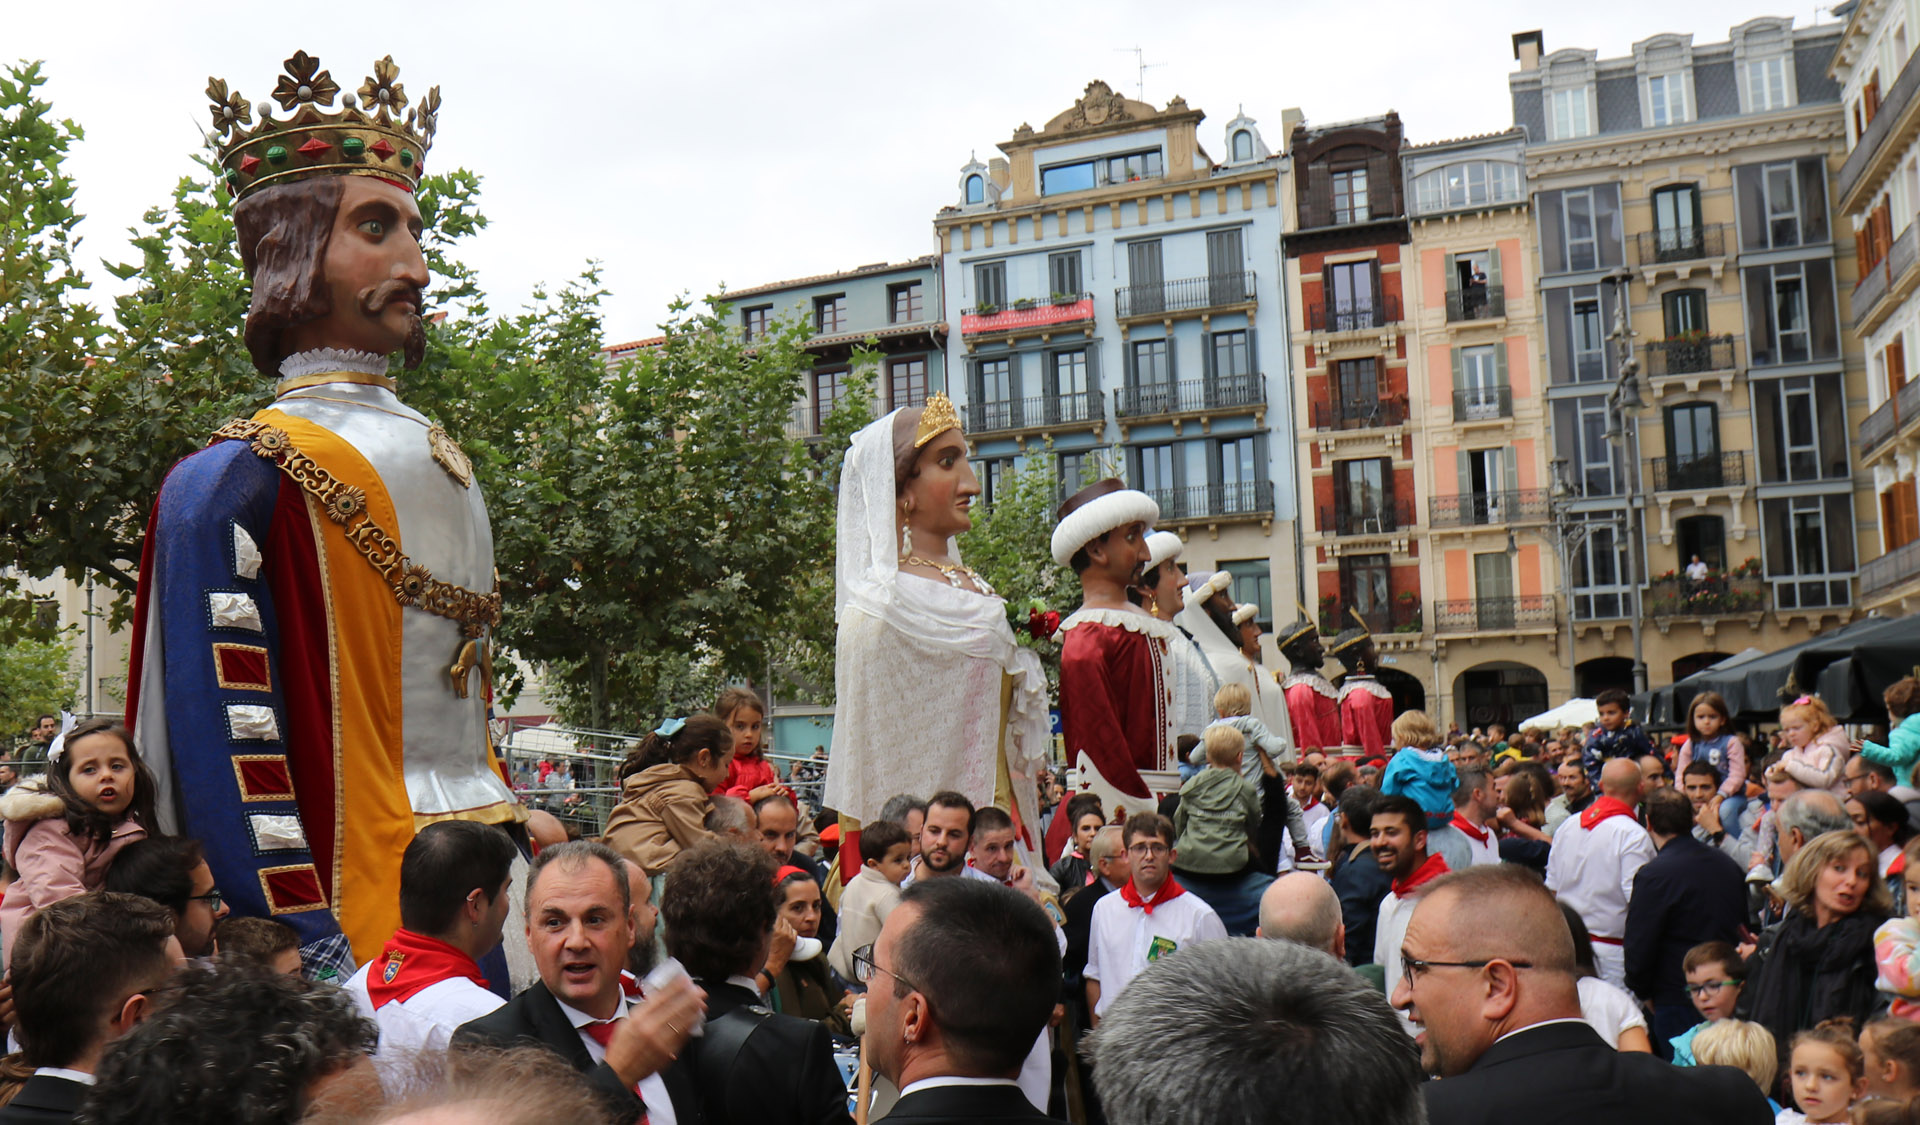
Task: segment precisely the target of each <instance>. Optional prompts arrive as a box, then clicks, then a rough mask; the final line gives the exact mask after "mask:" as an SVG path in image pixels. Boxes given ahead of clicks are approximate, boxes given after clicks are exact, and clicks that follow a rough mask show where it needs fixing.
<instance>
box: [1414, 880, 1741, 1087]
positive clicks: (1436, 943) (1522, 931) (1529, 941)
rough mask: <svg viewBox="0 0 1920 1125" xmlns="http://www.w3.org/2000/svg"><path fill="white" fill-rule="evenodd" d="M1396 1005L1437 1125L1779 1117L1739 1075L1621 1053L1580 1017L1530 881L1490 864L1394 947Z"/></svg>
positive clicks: (1444, 886)
mask: <svg viewBox="0 0 1920 1125" xmlns="http://www.w3.org/2000/svg"><path fill="white" fill-rule="evenodd" d="M1399 953H1400V960H1401V962H1402V964H1403V965H1404V967H1405V975H1404V976H1403V977H1402V978H1401V980H1400V983H1399V984H1398V985H1396V986H1395V987H1394V990H1393V995H1392V1003H1393V1006H1394V1007H1396V1008H1399V1009H1400V1010H1401V1011H1403V1012H1405V1013H1406V1014H1407V1016H1408V1017H1409V1018H1410V1019H1411V1020H1412V1022H1413V1023H1414V1025H1415V1026H1416V1027H1417V1028H1419V1032H1420V1033H1419V1035H1418V1037H1417V1041H1418V1042H1419V1044H1420V1061H1421V1064H1422V1065H1423V1066H1424V1067H1425V1068H1426V1070H1427V1072H1428V1073H1429V1074H1434V1075H1437V1076H1439V1078H1440V1081H1438V1082H1429V1083H1428V1084H1427V1085H1426V1087H1425V1093H1426V1099H1427V1120H1428V1121H1429V1123H1430V1125H1479V1123H1482V1122H1494V1121H1525V1120H1533V1119H1535V1118H1538V1117H1539V1116H1540V1115H1541V1110H1542V1107H1543V1106H1551V1107H1552V1113H1551V1116H1552V1118H1553V1120H1554V1121H1555V1122H1556V1123H1559V1125H1617V1123H1618V1122H1621V1121H1633V1120H1647V1121H1659V1122H1664V1123H1692V1122H1699V1123H1700V1125H1722V1123H1725V1125H1764V1123H1766V1122H1768V1121H1771V1120H1773V1111H1772V1110H1771V1109H1770V1108H1769V1107H1768V1105H1767V1099H1766V1098H1765V1096H1764V1095H1762V1094H1761V1093H1760V1089H1759V1087H1757V1086H1755V1085H1754V1084H1753V1080H1752V1079H1750V1078H1748V1077H1747V1076H1746V1075H1745V1074H1743V1073H1741V1072H1740V1071H1737V1070H1734V1069H1732V1068H1731V1067H1718V1066H1695V1067H1674V1066H1670V1065H1668V1064H1667V1063H1664V1062H1661V1061H1660V1060H1659V1059H1657V1058H1655V1057H1654V1056H1652V1055H1650V1054H1646V1053H1644V1052H1632V1051H1620V1052H1617V1051H1615V1050H1614V1049H1613V1047H1612V1046H1611V1045H1609V1044H1608V1043H1607V1042H1606V1041H1605V1040H1604V1039H1602V1038H1601V1037H1600V1035H1599V1033H1598V1032H1596V1031H1594V1030H1593V1026H1592V1025H1591V1024H1589V1023H1587V1022H1586V1021H1585V1020H1583V1019H1581V1017H1580V992H1579V988H1578V986H1577V984H1576V981H1575V975H1574V974H1575V970H1574V964H1573V937H1572V935H1571V934H1570V933H1569V932H1568V931H1567V925H1566V922H1565V920H1564V919H1563V918H1562V917H1561V914H1560V908H1559V906H1558V905H1557V904H1556V903H1555V902H1554V899H1553V896H1552V895H1551V894H1550V893H1548V892H1547V890H1546V888H1544V887H1542V886H1541V885H1540V881H1539V879H1537V878H1536V877H1535V876H1534V875H1533V874H1532V873H1531V872H1529V871H1527V870H1525V869H1524V868H1520V867H1516V866H1514V865H1512V864H1498V865H1486V866H1480V867H1473V868H1469V869H1468V870H1466V871H1462V872H1458V873H1455V874H1452V875H1447V876H1444V877H1442V878H1440V879H1437V880H1435V881H1434V883H1433V884H1432V886H1431V887H1429V888H1428V889H1427V892H1426V893H1425V894H1424V895H1422V896H1421V898H1420V901H1419V903H1418V905H1416V906H1415V907H1414V910H1413V917H1412V918H1411V919H1410V920H1409V921H1408V924H1407V930H1406V936H1405V937H1404V938H1403V939H1402V940H1401V943H1400V951H1399Z"/></svg>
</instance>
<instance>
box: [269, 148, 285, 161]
mask: <svg viewBox="0 0 1920 1125" xmlns="http://www.w3.org/2000/svg"><path fill="white" fill-rule="evenodd" d="M267 160H268V161H269V162H270V163H273V164H285V163H286V162H287V146H286V145H274V146H273V147H272V148H270V149H268V150H267Z"/></svg>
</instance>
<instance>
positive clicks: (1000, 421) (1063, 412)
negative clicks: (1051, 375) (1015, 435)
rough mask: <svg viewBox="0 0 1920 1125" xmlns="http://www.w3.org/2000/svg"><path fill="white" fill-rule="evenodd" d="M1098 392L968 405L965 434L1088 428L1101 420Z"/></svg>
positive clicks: (970, 403) (1102, 414)
mask: <svg viewBox="0 0 1920 1125" xmlns="http://www.w3.org/2000/svg"><path fill="white" fill-rule="evenodd" d="M1102 406H1103V404H1102V402H1101V399H1100V392H1099V391H1071V392H1068V393H1067V394H1062V395H1041V396H1038V397H1036V398H1017V399H1007V400H1004V401H999V402H993V401H989V402H969V403H967V432H968V433H970V434H987V433H993V432H995V431H997V430H1025V429H1032V428H1036V427H1043V426H1089V425H1092V424H1093V423H1095V422H1099V421H1101V420H1102V419H1103V418H1104V412H1103V410H1102Z"/></svg>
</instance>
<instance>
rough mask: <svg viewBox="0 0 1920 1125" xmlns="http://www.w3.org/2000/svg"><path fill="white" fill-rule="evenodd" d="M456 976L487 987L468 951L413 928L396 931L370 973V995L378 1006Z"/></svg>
mask: <svg viewBox="0 0 1920 1125" xmlns="http://www.w3.org/2000/svg"><path fill="white" fill-rule="evenodd" d="M454 977H465V978H467V979H468V980H470V981H472V982H473V983H475V984H477V985H479V986H480V987H481V988H485V987H487V978H486V977H484V976H482V975H481V973H480V966H479V965H477V964H475V963H474V960H473V958H471V957H469V956H467V955H466V954H465V953H463V952H461V951H460V950H458V949H455V948H454V947H453V946H451V945H448V944H447V943H446V942H444V941H441V940H439V939H438V938H430V937H428V936H426V935H425V934H416V933H414V932H413V931H411V930H395V931H394V932H393V937H392V938H391V939H389V940H388V942H387V944H386V945H385V946H384V947H383V948H382V949H381V950H380V956H379V957H377V958H375V960H374V963H373V969H372V971H371V972H369V973H368V974H367V995H368V997H369V998H370V999H371V1000H372V1001H373V1006H374V1007H375V1008H382V1007H385V1006H386V1005H387V1004H388V1003H390V1002H392V1001H394V1000H407V999H410V998H411V997H412V996H413V994H414V993H416V992H419V991H420V990H421V989H423V988H426V987H428V986H429V985H435V984H439V983H440V982H441V981H443V980H452V979H453V978H454Z"/></svg>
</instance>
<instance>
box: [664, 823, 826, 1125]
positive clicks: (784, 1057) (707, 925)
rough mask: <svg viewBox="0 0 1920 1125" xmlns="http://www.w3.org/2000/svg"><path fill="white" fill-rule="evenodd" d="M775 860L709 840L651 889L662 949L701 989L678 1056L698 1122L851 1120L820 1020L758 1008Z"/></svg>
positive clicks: (757, 1124)
mask: <svg viewBox="0 0 1920 1125" xmlns="http://www.w3.org/2000/svg"><path fill="white" fill-rule="evenodd" d="M780 870H782V869H781V868H778V867H776V866H775V865H774V862H773V857H772V856H770V855H768V854H767V853H766V852H765V851H764V850H763V849H759V848H754V847H751V846H749V845H746V844H740V843H735V842H733V841H726V840H708V841H705V842H703V843H700V844H696V845H695V846H693V847H691V848H688V849H687V850H686V851H684V852H681V853H680V857H679V858H678V859H676V860H674V861H673V867H672V868H671V869H670V870H668V872H667V883H666V887H665V889H664V890H663V891H662V892H661V895H660V914H661V917H662V918H663V919H665V921H666V925H667V952H668V953H669V954H671V955H672V956H673V957H674V958H675V959H677V960H678V961H679V962H680V963H681V964H682V965H684V966H686V969H687V972H689V973H691V974H693V979H694V981H695V982H696V983H697V984H699V986H700V987H701V988H703V989H705V990H706V993H707V1027H706V1032H705V1034H704V1035H702V1036H701V1037H700V1038H699V1039H696V1040H694V1041H693V1042H691V1043H690V1044H688V1046H687V1053H686V1057H685V1058H684V1059H683V1060H682V1065H683V1066H685V1068H686V1069H687V1071H688V1073H689V1074H690V1075H691V1077H692V1079H693V1082H694V1085H695V1087H696V1089H697V1090H698V1092H699V1096H700V1100H701V1104H702V1106H703V1107H704V1109H705V1113H706V1125H851V1123H852V1121H853V1115H852V1114H850V1113H848V1112H847V1083H846V1080H845V1079H844V1078H842V1077H841V1076H840V1069H839V1067H838V1066H837V1065H836V1064H835V1063H834V1061H833V1036H832V1035H831V1033H829V1032H828V1031H827V1027H826V1025H825V1024H822V1023H816V1022H814V1021H813V1020H809V1019H802V1018H800V1017H799V1016H787V1015H777V1014H775V1013H773V1012H771V1011H769V1010H767V1008H766V1007H765V1005H764V1004H763V1003H762V1002H761V998H760V993H759V992H758V991H756V989H755V986H754V980H753V978H754V975H755V974H757V973H758V972H760V969H761V968H762V966H764V965H765V964H766V962H767V951H768V949H769V948H771V946H772V944H773V924H774V920H775V918H776V917H777V916H778V909H777V906H776V904H775V901H774V887H775V885H776V882H777V880H776V878H775V875H776V873H777V872H779V871H780ZM789 873H790V872H789Z"/></svg>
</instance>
